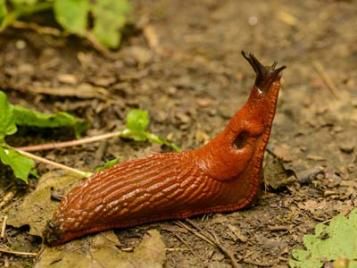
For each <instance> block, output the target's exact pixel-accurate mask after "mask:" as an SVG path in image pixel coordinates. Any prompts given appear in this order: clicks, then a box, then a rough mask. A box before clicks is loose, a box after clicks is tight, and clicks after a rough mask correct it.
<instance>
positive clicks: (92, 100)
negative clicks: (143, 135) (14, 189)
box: [0, 0, 357, 267]
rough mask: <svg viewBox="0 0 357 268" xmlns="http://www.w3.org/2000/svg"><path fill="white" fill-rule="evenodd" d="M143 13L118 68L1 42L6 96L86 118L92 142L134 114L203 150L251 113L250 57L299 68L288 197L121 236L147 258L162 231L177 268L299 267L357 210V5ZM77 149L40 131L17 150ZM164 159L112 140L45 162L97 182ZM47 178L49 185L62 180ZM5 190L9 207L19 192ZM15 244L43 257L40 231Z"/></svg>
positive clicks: (280, 120) (146, 7) (285, 141)
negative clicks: (121, 167) (316, 240)
mask: <svg viewBox="0 0 357 268" xmlns="http://www.w3.org/2000/svg"><path fill="white" fill-rule="evenodd" d="M135 6H136V7H135V16H134V20H133V21H134V22H135V23H134V24H135V25H134V26H133V28H134V30H133V29H132V30H131V32H129V33H128V35H127V36H126V37H125V41H124V43H123V44H122V47H121V49H120V51H119V52H117V53H115V57H114V58H112V59H108V58H107V57H104V56H102V55H101V54H100V53H98V52H96V51H95V50H93V48H91V46H90V45H89V44H88V43H87V42H86V41H83V40H79V39H77V38H74V37H69V38H61V37H55V36H49V35H44V34H41V33H36V32H32V31H19V30H15V29H8V30H6V31H5V32H4V33H1V35H0V67H1V72H0V88H1V89H2V90H4V91H5V92H6V93H7V94H8V96H9V98H10V100H11V102H13V103H17V104H21V105H24V106H27V107H30V108H36V109H38V110H41V111H45V112H47V111H51V112H54V111H67V112H71V113H73V114H75V115H77V116H79V117H81V118H84V119H85V120H87V121H88V122H89V123H90V128H89V130H88V131H87V135H96V134H100V133H105V132H109V131H113V130H114V129H120V128H122V127H123V124H124V122H123V119H124V117H125V114H126V112H127V111H128V110H129V109H130V108H133V107H140V108H142V109H145V110H148V111H149V113H150V116H151V125H150V130H151V131H152V132H154V133H157V134H159V135H161V136H163V137H167V138H169V139H170V140H172V141H174V142H175V143H177V144H179V145H180V146H181V147H182V148H183V149H189V148H194V147H197V146H199V145H202V144H203V143H204V142H206V141H207V140H208V139H209V138H210V137H213V136H214V135H215V134H216V133H217V132H218V131H219V130H221V129H222V128H223V127H224V125H225V122H226V121H227V119H228V118H230V116H231V115H232V114H233V113H234V112H235V111H236V110H237V109H239V107H240V106H241V105H242V104H243V103H244V101H245V99H246V97H247V95H248V92H249V89H250V87H251V85H252V83H253V79H254V75H253V73H252V71H251V70H250V67H249V66H248V65H247V63H246V62H245V60H243V58H242V57H241V54H240V51H241V50H246V51H251V52H253V53H254V54H255V55H257V57H258V58H259V59H262V60H263V62H265V63H266V64H271V63H273V62H274V61H278V62H279V63H280V64H284V65H287V67H288V68H287V69H286V70H285V71H284V75H283V89H282V91H281V94H280V98H279V105H278V109H277V114H276V118H275V121H274V126H273V130H272V135H271V138H270V142H269V146H268V151H269V152H268V154H269V155H270V156H271V157H270V158H269V159H266V161H265V171H266V173H268V174H269V176H268V177H269V178H270V180H273V181H274V178H275V177H276V178H278V177H279V178H280V179H281V180H279V183H278V185H271V183H270V182H269V181H267V185H266V186H265V187H264V186H262V194H261V197H260V198H259V199H258V201H257V203H256V204H254V206H252V207H250V208H248V209H245V210H243V211H239V212H235V213H229V214H216V215H205V216H203V217H196V218H193V219H192V220H191V221H190V222H184V224H182V223H180V222H172V221H168V222H163V223H157V224H150V225H146V226H141V227H137V228H131V229H128V230H117V231H116V233H117V235H118V237H119V240H120V242H121V243H122V244H123V245H126V246H128V247H129V246H130V247H134V246H135V245H138V244H139V243H140V241H141V240H142V237H143V235H144V233H145V232H146V230H149V229H153V228H155V229H157V230H159V231H160V233H161V235H162V237H163V241H164V242H165V245H166V247H167V250H166V261H165V266H166V267H231V264H232V260H233V261H234V262H236V263H238V265H241V266H242V267H261V266H263V267H287V261H288V258H289V252H290V251H291V249H292V248H294V247H297V246H301V245H302V238H303V235H304V234H306V233H309V232H311V231H312V230H313V227H314V225H315V224H316V223H319V222H325V221H328V220H329V219H331V217H333V216H334V215H336V214H338V213H348V211H350V210H351V209H352V208H353V207H356V206H357V194H356V193H357V168H356V164H357V135H356V134H357V131H356V129H357V90H356V87H357V73H356V69H357V46H356V44H357V34H356V30H355V29H356V27H357V19H356V16H355V14H356V13H357V5H356V2H355V1H316V0H314V1H295V2H294V1H233V0H225V1H214V0H204V1H162V0H160V1H149V2H148V1H136V2H135ZM24 136H25V138H24ZM69 138H71V137H68V133H66V132H64V133H63V132H56V131H55V132H46V133H40V134H38V133H36V131H32V132H31V133H27V132H24V133H22V135H18V137H12V138H11V139H9V142H10V143H12V144H13V145H15V146H20V145H29V144H35V143H41V142H50V141H58V140H66V139H69ZM160 150H162V148H160V147H159V146H157V145H151V144H148V143H145V144H143V143H134V142H128V141H122V140H106V141H103V142H100V143H93V144H88V145H85V146H79V147H72V148H67V149H60V150H52V151H44V152H39V153H38V154H39V155H41V156H44V157H46V158H48V159H52V160H55V161H57V162H60V163H64V164H65V165H68V166H73V167H76V168H79V169H82V170H93V169H94V167H96V166H97V165H98V164H100V163H103V162H104V161H105V160H108V159H112V158H115V157H116V158H119V159H120V160H126V159H131V158H136V157H139V156H143V155H146V154H149V153H151V152H154V151H160ZM38 167H39V172H40V174H42V173H43V172H45V171H47V170H48V169H49V167H48V166H44V165H42V164H40V165H39V166H38ZM35 185H36V181H35V180H34V181H31V183H30V186H29V187H27V188H26V187H23V186H22V189H25V190H22V192H29V191H31V190H32V189H33V188H34V187H35ZM272 186H273V187H272ZM273 188H276V189H273ZM3 189H5V190H3V191H2V196H4V195H5V193H6V192H7V191H8V190H9V189H8V188H6V187H5V188H3ZM18 200H19V199H17V198H15V199H14V201H13V202H16V201H18ZM3 213H6V207H5V210H3ZM190 230H194V232H196V233H203V234H205V235H206V236H209V237H211V238H212V237H213V238H214V237H215V238H214V239H213V240H215V243H209V242H207V241H206V240H204V239H202V238H200V237H198V236H197V235H195V233H194V232H192V231H190ZM7 237H8V239H7V241H3V242H2V243H3V244H4V245H8V246H13V245H16V248H17V249H18V250H21V251H33V252H36V251H38V250H39V249H40V246H41V243H40V241H39V239H36V238H33V237H31V236H28V235H26V229H21V230H17V229H11V228H8V229H7ZM18 241H20V242H18ZM21 243H22V244H21ZM35 260H36V259H35V258H25V257H20V256H14V255H8V254H3V253H0V265H2V266H3V265H5V264H9V265H14V267H25V266H28V267H30V266H32V264H33V263H34V262H35Z"/></svg>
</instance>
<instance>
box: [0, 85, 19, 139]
mask: <svg viewBox="0 0 357 268" xmlns="http://www.w3.org/2000/svg"><path fill="white" fill-rule="evenodd" d="M16 130H17V128H16V125H15V117H14V110H13V107H12V105H10V104H9V102H8V100H7V97H6V95H5V93H4V92H2V91H0V143H2V142H3V139H4V137H5V136H6V135H11V134H14V133H15V132H16Z"/></svg>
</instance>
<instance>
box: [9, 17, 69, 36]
mask: <svg viewBox="0 0 357 268" xmlns="http://www.w3.org/2000/svg"><path fill="white" fill-rule="evenodd" d="M10 27H12V28H16V29H25V30H32V31H35V32H37V33H39V34H48V35H52V36H61V35H65V34H64V33H63V34H62V33H61V31H60V30H58V29H56V28H52V27H47V26H42V25H39V24H37V23H33V22H24V21H19V20H16V21H14V22H13V23H12V24H11V25H10Z"/></svg>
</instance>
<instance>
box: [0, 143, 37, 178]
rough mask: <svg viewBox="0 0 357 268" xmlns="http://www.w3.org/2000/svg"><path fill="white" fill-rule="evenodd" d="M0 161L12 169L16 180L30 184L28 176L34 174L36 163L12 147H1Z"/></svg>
mask: <svg viewBox="0 0 357 268" xmlns="http://www.w3.org/2000/svg"><path fill="white" fill-rule="evenodd" d="M0 161H1V162H2V163H3V164H5V165H8V166H10V167H11V169H12V170H13V172H14V174H15V176H16V178H18V179H20V180H22V181H24V182H26V183H27V182H28V176H29V174H30V173H31V172H32V170H33V168H34V166H35V163H34V161H33V160H32V159H30V158H27V157H25V156H23V155H21V154H20V153H19V152H17V151H16V150H15V149H12V148H10V147H5V146H0Z"/></svg>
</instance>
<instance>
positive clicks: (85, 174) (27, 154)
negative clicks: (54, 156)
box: [17, 150, 92, 177]
mask: <svg viewBox="0 0 357 268" xmlns="http://www.w3.org/2000/svg"><path fill="white" fill-rule="evenodd" d="M17 151H18V152H19V153H20V154H22V155H24V156H27V157H29V158H31V159H33V160H36V161H38V162H42V163H45V164H48V165H51V166H53V167H56V168H60V169H64V170H67V171H70V172H73V173H75V174H78V175H80V176H83V177H88V176H90V175H92V173H90V172H84V171H81V170H78V169H75V168H71V167H68V166H65V165H62V164H60V163H57V162H54V161H51V160H48V159H46V158H43V157H40V156H37V155H34V154H31V153H28V152H25V151H21V150H17Z"/></svg>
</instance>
